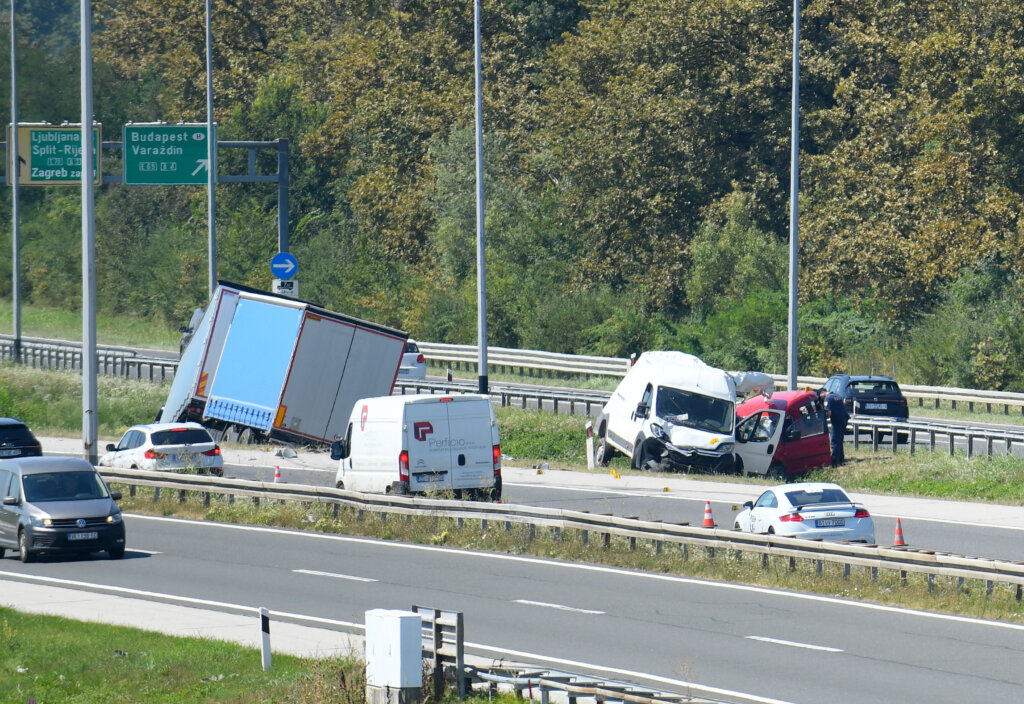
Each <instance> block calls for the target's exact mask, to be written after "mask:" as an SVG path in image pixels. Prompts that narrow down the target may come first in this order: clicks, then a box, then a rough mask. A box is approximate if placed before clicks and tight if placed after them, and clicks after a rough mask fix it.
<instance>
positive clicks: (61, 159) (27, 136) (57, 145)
mask: <svg viewBox="0 0 1024 704" xmlns="http://www.w3.org/2000/svg"><path fill="white" fill-rule="evenodd" d="M10 139H11V134H10V126H8V129H7V140H8V142H7V143H8V144H10ZM99 145H100V125H99V124H93V128H92V156H93V161H92V168H93V171H92V180H93V183H95V184H96V185H99V184H100V174H101V173H103V172H102V170H101V169H100V151H99ZM10 153H11V154H13V150H10ZM17 167H18V168H17V169H15V171H16V172H17V174H18V183H19V184H21V185H25V186H60V185H68V186H73V185H81V184H82V127H81V125H60V126H54V125H46V124H25V123H20V124H19V125H18V164H17ZM11 170H12V169H11V164H10V163H8V165H7V173H8V178H7V183H12V182H13V179H12V178H10V173H11Z"/></svg>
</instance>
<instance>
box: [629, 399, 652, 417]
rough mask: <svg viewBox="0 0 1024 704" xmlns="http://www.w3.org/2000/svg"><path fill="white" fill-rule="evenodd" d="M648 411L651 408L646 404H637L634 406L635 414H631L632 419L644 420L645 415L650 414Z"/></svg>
mask: <svg viewBox="0 0 1024 704" xmlns="http://www.w3.org/2000/svg"><path fill="white" fill-rule="evenodd" d="M650 410H651V407H650V406H648V405H647V404H646V403H638V404H637V405H636V412H635V413H633V417H634V418H646V417H647V414H648V413H649V412H650Z"/></svg>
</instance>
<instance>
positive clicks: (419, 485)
mask: <svg viewBox="0 0 1024 704" xmlns="http://www.w3.org/2000/svg"><path fill="white" fill-rule="evenodd" d="M447 406H448V404H447V403H442V402H438V403H410V404H409V405H408V406H406V410H405V427H404V428H403V432H404V433H405V447H407V448H409V491H414V492H417V491H443V490H446V489H452V488H454V487H453V485H452V471H451V470H452V449H451V431H450V429H449V426H448V409H447Z"/></svg>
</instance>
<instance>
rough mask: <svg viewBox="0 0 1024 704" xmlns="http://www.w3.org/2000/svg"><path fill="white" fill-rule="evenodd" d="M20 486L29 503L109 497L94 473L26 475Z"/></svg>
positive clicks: (105, 488)
mask: <svg viewBox="0 0 1024 704" xmlns="http://www.w3.org/2000/svg"><path fill="white" fill-rule="evenodd" d="M22 484H23V485H24V487H25V500H26V501H28V502H29V503H39V502H42V501H78V500H82V499H103V498H106V497H107V496H109V494H107V487H106V486H104V485H103V480H102V479H100V475H99V474H97V473H96V472H40V473H38V474H26V475H25V476H24V478H23V479H22Z"/></svg>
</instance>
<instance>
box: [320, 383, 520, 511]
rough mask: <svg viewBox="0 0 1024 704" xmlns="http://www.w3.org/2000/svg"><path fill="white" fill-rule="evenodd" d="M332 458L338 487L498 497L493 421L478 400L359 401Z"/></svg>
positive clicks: (486, 405)
mask: <svg viewBox="0 0 1024 704" xmlns="http://www.w3.org/2000/svg"><path fill="white" fill-rule="evenodd" d="M331 458H332V459H337V460H339V464H338V474H337V478H336V480H335V485H336V486H337V487H338V488H340V489H350V490H352V491H363V492H371V493H397V494H413V493H426V492H444V491H451V492H453V493H454V494H455V496H456V497H461V496H464V495H466V494H468V495H469V497H473V498H484V499H493V500H498V499H500V498H501V447H500V445H499V442H498V421H497V418H496V417H495V415H494V407H493V406H492V405H491V401H490V399H489V398H488V397H487V396H484V395H477V394H466V395H463V396H437V395H431V394H416V395H409V396H379V397H374V398H364V399H360V400H359V401H356V404H355V406H354V407H353V409H352V415H351V417H350V418H349V422H348V427H347V429H346V432H345V437H344V439H342V440H337V441H335V442H334V443H332V445H331ZM467 498H468V497H467Z"/></svg>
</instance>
